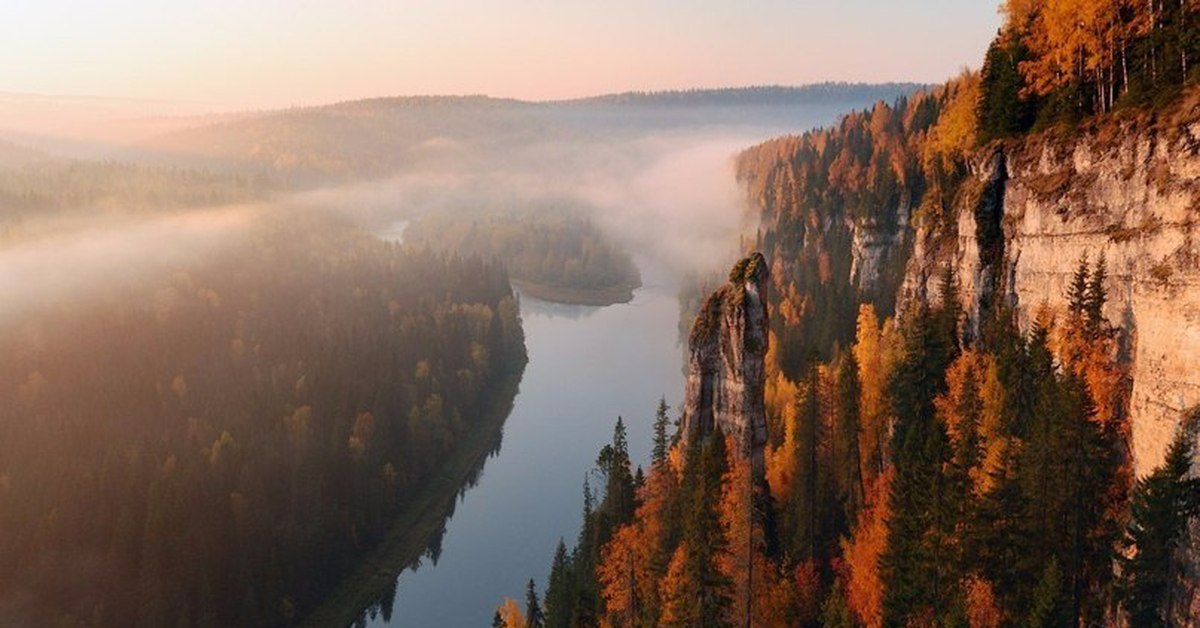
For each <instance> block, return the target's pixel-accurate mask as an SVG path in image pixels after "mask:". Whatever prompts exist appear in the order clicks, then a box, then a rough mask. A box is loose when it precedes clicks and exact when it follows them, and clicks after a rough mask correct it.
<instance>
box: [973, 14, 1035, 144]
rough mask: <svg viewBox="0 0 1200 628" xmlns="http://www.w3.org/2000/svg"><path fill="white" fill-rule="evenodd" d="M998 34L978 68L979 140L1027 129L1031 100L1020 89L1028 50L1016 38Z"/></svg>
mask: <svg viewBox="0 0 1200 628" xmlns="http://www.w3.org/2000/svg"><path fill="white" fill-rule="evenodd" d="M1011 39H1013V40H1015V41H1010V38H1009V37H1006V36H1004V35H1000V36H997V37H996V39H995V40H993V41H992V44H991V46H989V47H988V50H987V53H986V55H985V56H984V58H983V69H982V70H981V72H980V83H979V90H980V94H979V105H978V109H977V120H978V128H979V138H980V141H983V142H987V141H989V140H993V139H998V138H1004V137H1011V136H1014V135H1019V134H1021V133H1024V132H1025V131H1027V130H1029V127H1030V126H1032V124H1033V118H1034V113H1035V110H1034V103H1033V102H1032V101H1031V100H1030V99H1028V98H1026V97H1025V96H1024V95H1023V94H1022V91H1023V90H1024V87H1025V80H1024V77H1023V76H1022V74H1021V70H1020V63H1021V61H1023V60H1024V59H1025V57H1026V56H1027V55H1028V50H1027V49H1026V48H1025V46H1024V44H1022V43H1021V42H1020V40H1019V38H1011Z"/></svg>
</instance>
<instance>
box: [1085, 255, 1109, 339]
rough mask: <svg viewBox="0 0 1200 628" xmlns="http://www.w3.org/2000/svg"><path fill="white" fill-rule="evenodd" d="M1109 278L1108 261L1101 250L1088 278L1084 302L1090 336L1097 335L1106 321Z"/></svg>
mask: <svg viewBox="0 0 1200 628" xmlns="http://www.w3.org/2000/svg"><path fill="white" fill-rule="evenodd" d="M1107 280H1108V263H1107V261H1106V260H1105V258H1104V252H1103V251H1101V253H1100V258H1099V259H1097V260H1096V268H1095V270H1093V271H1092V276H1091V279H1089V280H1088V287H1087V300H1086V301H1085V302H1084V312H1085V314H1086V320H1087V331H1088V335H1089V336H1090V337H1093V338H1094V337H1096V335H1097V334H1098V333H1100V331H1101V330H1102V325H1103V323H1104V303H1105V301H1107V300H1108V290H1107V288H1105V286H1104V283H1105V282H1106V281H1107Z"/></svg>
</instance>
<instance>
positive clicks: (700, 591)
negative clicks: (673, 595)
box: [683, 429, 731, 628]
mask: <svg viewBox="0 0 1200 628" xmlns="http://www.w3.org/2000/svg"><path fill="white" fill-rule="evenodd" d="M725 450H726V446H725V435H724V434H723V433H721V430H720V429H717V430H716V431H714V432H713V433H712V434H711V435H709V436H708V437H707V438H706V439H705V443H704V445H703V447H702V448H701V450H700V455H699V458H698V459H693V460H694V461H693V460H689V461H688V467H689V468H688V469H686V470H685V473H690V474H694V475H695V477H696V480H697V481H696V483H695V486H694V487H693V489H692V492H691V495H690V496H689V498H688V508H687V511H686V514H685V519H684V522H683V523H684V529H683V543H684V544H685V545H686V547H687V554H686V559H685V562H684V567H683V577H684V580H685V582H686V583H687V585H685V587H684V590H688V591H694V593H695V597H694V598H693V604H694V605H695V607H694V611H695V615H694V616H693V617H692V619H693V622H692V624H691V625H694V626H696V627H697V628H704V627H720V626H725V625H726V624H725V621H724V618H725V617H726V614H727V611H728V608H729V605H730V603H731V599H730V582H729V580H728V578H726V577H725V575H724V574H722V573H721V570H720V568H719V566H718V564H717V558H718V555H720V554H721V553H723V552H725V551H726V547H727V542H726V539H725V533H724V531H723V530H722V528H721V515H720V509H719V508H720V499H721V481H722V479H723V478H724V477H725V473H726V470H727V469H726V458H725Z"/></svg>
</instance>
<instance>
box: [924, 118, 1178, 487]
mask: <svg viewBox="0 0 1200 628" xmlns="http://www.w3.org/2000/svg"><path fill="white" fill-rule="evenodd" d="M1183 115H1184V117H1183V118H1174V119H1170V120H1160V121H1158V122H1151V121H1148V120H1145V119H1129V120H1126V121H1124V122H1115V121H1114V122H1109V123H1108V124H1106V125H1105V126H1104V127H1101V128H1097V129H1093V130H1089V131H1084V132H1082V133H1079V134H1077V135H1072V136H1052V135H1049V136H1041V137H1038V138H1036V139H1034V140H1030V141H1026V142H1023V143H1016V142H1014V143H1010V144H1008V145H1003V146H996V147H993V148H991V149H989V150H988V151H986V152H984V153H983V154H981V155H979V156H978V157H977V158H976V159H975V162H974V165H973V168H972V176H971V179H972V180H970V181H968V183H967V184H966V185H965V186H964V187H965V188H967V190H968V193H964V194H961V195H960V200H959V206H958V207H956V208H955V209H956V214H957V221H956V224H955V225H954V226H955V227H956V230H957V233H953V234H949V237H939V234H935V233H933V231H932V230H931V229H923V228H921V227H918V229H917V234H916V238H915V239H916V245H915V248H914V252H913V255H912V256H911V257H910V260H909V264H908V268H907V272H906V277H905V283H904V289H903V290H904V292H907V295H904V296H907V297H918V298H927V297H936V296H937V295H936V294H933V293H934V292H936V284H937V279H936V276H937V269H938V268H940V267H943V266H944V265H945V264H946V263H951V264H953V265H954V267H955V268H956V270H957V276H958V278H959V281H960V282H961V288H962V289H961V294H960V296H961V298H962V299H963V300H964V302H965V303H964V305H966V306H967V307H966V310H967V312H968V313H969V317H970V319H969V321H968V325H967V330H966V331H967V332H968V333H970V332H972V331H973V330H974V328H975V326H976V325H977V324H978V316H979V312H980V311H981V309H983V308H982V304H983V303H985V302H986V301H987V300H988V299H991V298H1002V299H1006V300H1008V301H1009V302H1010V303H1012V304H1013V305H1015V306H1016V308H1017V311H1018V314H1019V316H1020V317H1021V321H1022V323H1023V324H1026V325H1027V324H1028V322H1029V320H1030V317H1031V315H1032V313H1033V312H1035V311H1036V310H1037V308H1039V307H1041V306H1042V305H1043V304H1046V305H1049V306H1051V307H1057V308H1061V307H1063V306H1064V305H1065V300H1066V294H1067V284H1068V282H1069V281H1070V278H1071V274H1072V273H1073V272H1074V270H1075V268H1076V266H1077V265H1078V263H1079V260H1080V259H1081V258H1083V257H1087V259H1088V260H1090V261H1092V262H1094V261H1095V260H1096V259H1097V258H1098V257H1099V256H1100V255H1101V254H1103V255H1104V256H1105V259H1106V261H1107V266H1108V270H1109V276H1108V285H1107V289H1108V290H1107V291H1108V295H1109V298H1108V302H1107V305H1106V308H1105V315H1106V317H1107V318H1108V319H1109V321H1110V322H1112V323H1113V324H1114V325H1115V326H1117V327H1118V328H1119V329H1120V331H1121V333H1122V346H1123V347H1124V348H1125V351H1124V353H1125V354H1124V355H1123V356H1122V358H1123V359H1125V360H1127V361H1128V365H1129V369H1130V374H1131V377H1132V380H1133V391H1132V397H1131V399H1130V408H1129V412H1130V424H1131V428H1132V449H1133V455H1134V464H1135V468H1136V471H1137V473H1138V474H1139V475H1142V474H1145V473H1147V472H1149V471H1150V470H1151V469H1152V468H1154V467H1155V466H1157V465H1158V464H1159V463H1160V462H1162V459H1163V456H1164V455H1165V452H1166V448H1167V445H1168V443H1169V442H1170V441H1171V439H1172V437H1173V436H1174V434H1175V430H1176V428H1177V426H1178V424H1179V421H1180V420H1181V418H1182V417H1183V415H1184V412H1185V411H1186V410H1187V409H1188V408H1191V407H1193V406H1196V405H1197V404H1200V243H1198V242H1197V239H1196V236H1197V235H1200V234H1198V233H1197V231H1196V227H1197V221H1198V219H1200V111H1186V112H1184V114H1183ZM988 233H992V234H994V235H993V236H991V238H990V239H989V236H988V235H987V234H988ZM941 235H942V236H945V235H947V234H941ZM935 241H937V243H936V244H933V242H935ZM907 300H909V299H906V298H902V299H901V301H907Z"/></svg>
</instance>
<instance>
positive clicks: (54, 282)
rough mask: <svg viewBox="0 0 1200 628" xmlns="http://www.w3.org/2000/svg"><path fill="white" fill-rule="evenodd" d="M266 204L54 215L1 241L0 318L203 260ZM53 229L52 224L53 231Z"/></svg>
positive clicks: (240, 230) (222, 246)
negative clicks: (129, 214)
mask: <svg viewBox="0 0 1200 628" xmlns="http://www.w3.org/2000/svg"><path fill="white" fill-rule="evenodd" d="M265 211H266V208H265V207H225V208H217V209H208V210H198V211H191V212H186V213H181V214H175V215H169V216H164V217H158V218H151V219H141V220H137V219H122V218H111V217H110V218H109V219H108V220H107V221H100V220H97V219H95V218H92V219H83V218H75V219H70V218H68V219H60V220H52V219H47V220H45V221H44V222H42V223H40V224H35V225H34V226H31V230H32V231H34V232H37V233H41V234H43V235H41V236H29V237H25V238H22V239H21V240H19V241H17V242H16V243H13V244H10V245H8V246H6V247H0V294H3V295H4V296H3V299H2V300H0V324H2V323H4V322H6V321H9V320H12V319H14V318H17V317H19V316H20V315H21V314H24V313H28V312H31V311H36V310H37V309H38V308H40V307H45V306H48V305H54V304H60V303H62V302H64V301H69V300H74V299H83V300H86V299H87V298H89V297H94V296H96V295H98V294H101V293H103V291H105V290H108V289H111V288H114V287H117V286H120V285H127V284H129V283H131V282H137V281H139V280H143V279H149V278H153V277H155V276H157V275H161V273H162V272H163V271H171V270H176V269H185V268H187V267H189V266H191V265H194V264H199V263H203V262H204V261H205V260H207V259H211V258H212V257H213V256H214V255H218V254H219V253H220V252H221V251H222V250H224V249H225V248H227V247H229V246H231V245H233V244H235V243H236V242H238V241H239V240H240V239H241V237H242V236H243V235H244V234H245V233H246V228H247V226H248V225H250V224H251V223H252V222H253V220H254V219H255V218H256V217H259V216H261V215H263V213H264V212H265ZM47 232H50V233H49V234H47Z"/></svg>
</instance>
